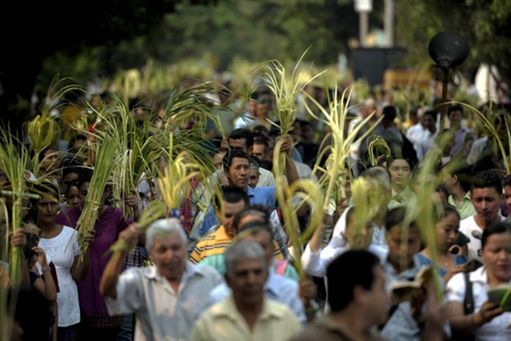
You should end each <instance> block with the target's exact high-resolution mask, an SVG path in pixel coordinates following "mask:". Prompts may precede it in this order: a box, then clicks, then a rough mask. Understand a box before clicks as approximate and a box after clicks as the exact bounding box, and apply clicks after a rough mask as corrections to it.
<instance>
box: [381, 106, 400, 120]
mask: <svg viewBox="0 0 511 341" xmlns="http://www.w3.org/2000/svg"><path fill="white" fill-rule="evenodd" d="M382 114H383V119H384V120H385V121H390V122H392V121H394V120H395V119H396V116H397V109H396V107H395V106H393V105H386V106H384V107H383V110H382Z"/></svg>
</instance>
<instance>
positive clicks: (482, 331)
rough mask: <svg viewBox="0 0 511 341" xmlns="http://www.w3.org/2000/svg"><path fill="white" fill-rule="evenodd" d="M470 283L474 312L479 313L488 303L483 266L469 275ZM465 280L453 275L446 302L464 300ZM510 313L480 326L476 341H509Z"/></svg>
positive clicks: (485, 273)
mask: <svg viewBox="0 0 511 341" xmlns="http://www.w3.org/2000/svg"><path fill="white" fill-rule="evenodd" d="M469 279H470V281H471V282H472V294H473V296H474V311H475V312H477V311H480V310H481V307H482V305H483V304H484V302H486V301H488V289H489V285H488V274H487V272H486V268H485V267H484V266H482V267H480V268H479V269H477V270H475V271H472V272H471V273H470V274H469ZM465 290H466V288H465V278H463V274H461V273H459V274H456V275H454V276H453V277H452V278H451V280H450V281H449V282H448V283H447V293H446V300H447V302H460V303H462V304H463V301H464V300H465ZM510 325H511V313H510V312H505V313H503V314H501V315H499V316H496V317H494V318H493V319H492V320H491V321H490V322H488V323H486V324H484V325H482V326H481V327H480V328H478V329H477V330H476V331H475V337H476V340H490V341H493V340H495V341H497V340H498V341H500V340H511V328H509V326H510Z"/></svg>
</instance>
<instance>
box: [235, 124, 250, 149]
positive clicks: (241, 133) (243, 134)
mask: <svg viewBox="0 0 511 341" xmlns="http://www.w3.org/2000/svg"><path fill="white" fill-rule="evenodd" d="M230 139H233V140H239V139H245V141H246V144H247V148H250V147H252V145H253V144H254V133H252V132H251V131H250V130H248V129H245V128H238V129H234V130H233V131H231V133H230V134H229V140H230Z"/></svg>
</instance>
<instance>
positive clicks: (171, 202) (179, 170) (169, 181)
mask: <svg viewBox="0 0 511 341" xmlns="http://www.w3.org/2000/svg"><path fill="white" fill-rule="evenodd" d="M173 150H174V138H173V136H172V134H171V136H170V141H169V149H168V161H167V167H166V168H165V169H164V171H163V174H160V177H159V178H158V184H159V187H160V191H161V196H162V199H163V202H164V203H165V205H166V206H167V208H168V209H169V210H174V209H177V208H179V206H180V204H181V202H182V200H183V198H185V197H186V196H188V194H189V191H190V189H191V180H192V179H193V178H196V177H199V176H200V175H201V172H200V171H199V170H200V169H201V166H200V164H199V163H197V162H195V160H193V159H192V156H191V155H190V154H188V153H186V152H184V151H183V152H181V153H179V154H178V155H177V156H176V157H174V156H173V153H174V151H173Z"/></svg>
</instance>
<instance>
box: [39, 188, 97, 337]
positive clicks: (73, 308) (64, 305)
mask: <svg viewBox="0 0 511 341" xmlns="http://www.w3.org/2000/svg"><path fill="white" fill-rule="evenodd" d="M34 189H35V192H36V193H37V194H38V195H39V196H40V198H39V199H38V200H35V201H33V202H32V209H33V215H34V217H33V218H34V221H35V222H36V223H37V226H38V227H39V228H40V229H41V232H40V239H39V247H40V248H42V249H43V250H44V252H45V253H46V256H47V258H48V262H50V261H51V262H53V264H54V265H55V269H56V272H57V283H58V289H59V291H58V294H57V307H58V336H59V337H58V339H59V340H74V339H75V338H76V331H75V330H74V329H75V327H76V325H77V324H78V323H79V322H80V305H79V303H78V290H77V287H76V281H79V280H81V278H83V276H84V275H85V274H84V272H85V271H84V269H86V264H85V263H87V259H88V257H86V256H85V257H83V258H84V261H83V262H79V254H80V248H79V245H78V240H77V232H76V231H75V230H74V229H73V228H71V227H68V226H63V225H60V224H57V223H56V222H55V218H56V217H57V213H58V210H59V198H60V196H59V192H58V188H57V187H56V186H55V185H54V184H52V183H50V182H45V183H42V184H37V185H35V186H34ZM89 239H90V237H89Z"/></svg>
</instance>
